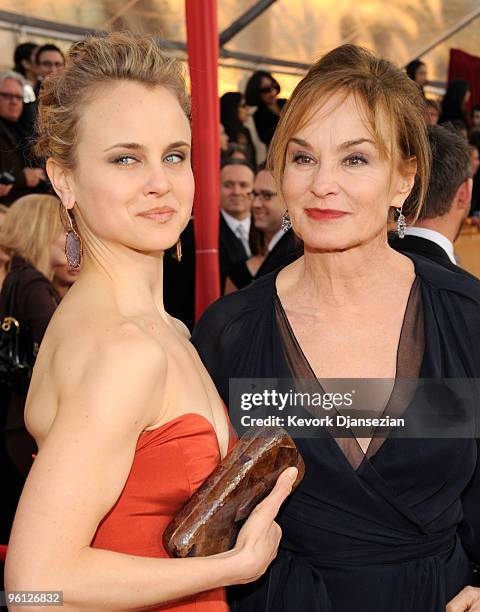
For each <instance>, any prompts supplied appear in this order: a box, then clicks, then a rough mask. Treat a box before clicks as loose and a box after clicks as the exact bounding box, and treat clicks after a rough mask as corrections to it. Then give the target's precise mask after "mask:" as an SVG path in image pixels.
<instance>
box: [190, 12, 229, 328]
mask: <svg viewBox="0 0 480 612" xmlns="http://www.w3.org/2000/svg"><path fill="white" fill-rule="evenodd" d="M185 12H186V18H187V49H188V64H189V68H190V81H191V87H192V140H193V152H192V154H193V172H194V175H195V200H194V212H195V250H196V259H195V264H196V265H195V268H196V273H195V316H196V318H197V319H198V317H199V316H200V315H201V314H202V312H203V311H204V310H205V308H207V306H209V304H211V303H212V302H213V301H214V300H216V299H217V298H218V297H219V296H220V272H219V262H218V228H219V214H220V213H219V206H220V187H219V183H220V169H219V164H220V160H219V156H220V134H219V125H220V111H219V103H218V79H217V63H218V28H217V2H216V0H185Z"/></svg>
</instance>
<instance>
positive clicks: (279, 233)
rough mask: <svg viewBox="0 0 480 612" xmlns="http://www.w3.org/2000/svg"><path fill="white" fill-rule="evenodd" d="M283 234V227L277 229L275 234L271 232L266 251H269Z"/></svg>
mask: <svg viewBox="0 0 480 612" xmlns="http://www.w3.org/2000/svg"><path fill="white" fill-rule="evenodd" d="M283 236H285V232H284V231H283V229H279V230H278V232H277V233H276V234H273V236H272V239H271V240H270V242H269V243H268V246H267V251H268V252H269V253H270V251H271V250H272V249H273V247H274V246H275V245H276V244H277V242H279V241H280V240H281V238H283Z"/></svg>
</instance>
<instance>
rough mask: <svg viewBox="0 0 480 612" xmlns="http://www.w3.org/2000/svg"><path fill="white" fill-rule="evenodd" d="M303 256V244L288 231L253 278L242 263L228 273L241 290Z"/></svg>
mask: <svg viewBox="0 0 480 612" xmlns="http://www.w3.org/2000/svg"><path fill="white" fill-rule="evenodd" d="M302 255H303V243H302V242H301V241H300V240H298V238H297V237H296V236H295V234H294V233H293V231H292V230H291V229H290V230H288V232H286V234H285V235H284V236H282V237H281V238H280V240H279V241H278V242H277V244H276V245H275V246H274V247H273V249H272V250H271V251H270V252H269V253H268V255H267V256H266V258H265V260H264V261H263V263H262V265H261V266H260V268H259V269H258V271H257V273H256V274H255V276H252V275H251V274H250V270H249V269H248V268H247V266H246V263H245V262H244V261H242V262H240V263H238V264H237V265H236V266H234V267H233V268H232V270H231V271H230V275H229V276H230V278H231V279H232V281H233V283H234V285H235V286H236V287H237V288H238V289H243V287H246V286H247V285H249V284H250V283H251V282H252V281H253V280H255V279H257V278H259V277H260V276H264V275H265V274H268V273H269V272H273V271H274V270H278V268H284V267H285V266H288V264H291V263H292V262H293V261H295V260H296V259H298V258H299V257H301V256H302Z"/></svg>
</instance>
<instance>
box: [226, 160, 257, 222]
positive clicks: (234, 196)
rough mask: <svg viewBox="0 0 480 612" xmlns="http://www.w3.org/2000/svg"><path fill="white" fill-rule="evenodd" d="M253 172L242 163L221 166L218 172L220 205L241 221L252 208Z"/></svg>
mask: <svg viewBox="0 0 480 612" xmlns="http://www.w3.org/2000/svg"><path fill="white" fill-rule="evenodd" d="M253 178H254V175H253V172H252V171H251V170H250V168H248V167H247V166H244V165H238V166H237V165H231V166H225V167H224V168H222V171H221V173H220V205H221V207H222V208H223V210H224V211H225V212H227V213H229V214H230V215H232V217H234V218H235V219H238V220H239V221H241V220H242V219H245V218H246V217H248V215H249V214H250V211H251V209H252V190H253Z"/></svg>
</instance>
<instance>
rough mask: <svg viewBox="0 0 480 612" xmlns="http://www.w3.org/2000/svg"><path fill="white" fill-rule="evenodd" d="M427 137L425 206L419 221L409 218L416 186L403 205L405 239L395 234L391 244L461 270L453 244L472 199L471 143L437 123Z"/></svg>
mask: <svg viewBox="0 0 480 612" xmlns="http://www.w3.org/2000/svg"><path fill="white" fill-rule="evenodd" d="M428 138H429V141H430V147H431V149H432V170H431V176H430V182H429V185H428V190H427V194H426V198H425V203H424V206H423V209H422V211H421V213H420V216H419V217H418V219H417V220H415V221H414V220H413V219H412V218H411V217H410V218H409V214H408V213H409V209H411V206H412V205H413V204H414V203H415V202H416V198H417V197H418V193H417V191H416V187H414V189H413V191H412V193H411V194H410V196H409V197H408V199H407V200H406V201H405V204H404V207H403V212H404V214H405V216H406V217H407V228H406V230H405V238H403V239H400V238H398V237H397V236H395V237H394V238H392V240H391V241H390V244H391V246H392V247H393V248H394V249H396V250H397V251H401V252H406V253H408V252H411V253H416V254H419V255H423V256H425V257H428V258H429V259H432V260H433V261H436V262H437V263H439V264H441V265H443V266H445V267H446V268H450V269H454V270H456V271H457V272H458V271H459V270H460V268H459V266H458V265H457V262H456V259H455V254H454V249H453V243H454V242H455V240H456V239H457V238H458V236H459V234H460V230H461V229H462V226H463V223H464V221H465V219H466V218H467V216H468V213H469V210H470V203H471V199H472V178H471V165H470V156H469V150H468V143H467V142H466V141H465V140H464V139H463V138H462V137H461V136H460V135H459V134H458V133H457V132H453V131H450V130H449V129H447V128H445V127H441V126H438V125H433V126H429V127H428Z"/></svg>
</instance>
